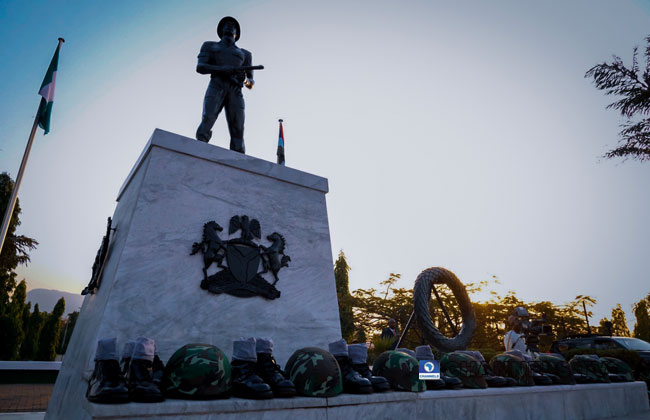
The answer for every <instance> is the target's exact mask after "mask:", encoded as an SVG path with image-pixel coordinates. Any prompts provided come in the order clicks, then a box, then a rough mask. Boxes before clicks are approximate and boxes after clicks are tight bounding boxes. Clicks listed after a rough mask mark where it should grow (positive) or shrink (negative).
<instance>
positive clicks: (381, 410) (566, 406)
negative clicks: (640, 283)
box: [82, 382, 650, 420]
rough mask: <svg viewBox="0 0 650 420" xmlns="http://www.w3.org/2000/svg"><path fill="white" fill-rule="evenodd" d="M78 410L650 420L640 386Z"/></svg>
mask: <svg viewBox="0 0 650 420" xmlns="http://www.w3.org/2000/svg"><path fill="white" fill-rule="evenodd" d="M84 408H85V413H84V417H82V418H86V419H121V420H127V419H129V420H135V419H141V418H147V419H152V420H153V419H161V420H162V419H171V418H179V417H182V418H183V419H192V420H226V419H250V420H258V419H259V420H262V419H263V420H293V419H302V420H321V419H323V420H325V419H327V420H351V419H372V420H401V419H413V420H416V419H417V420H429V419H436V420H459V419H463V420H501V419H505V420H578V419H581V420H595V419H607V418H614V419H621V418H639V419H640V418H646V417H644V416H650V411H648V410H649V409H648V396H647V392H646V386H645V383H644V382H632V383H617V384H589V385H556V386H534V387H514V388H490V389H463V390H457V391H426V392H422V393H413V392H387V393H382V394H371V395H350V394H342V395H339V396H336V397H333V398H306V397H296V398H288V399H274V400H266V401H254V400H243V399H239V398H230V399H228V400H217V401H187V400H167V401H165V402H163V403H159V404H142V403H129V404H124V405H119V406H107V405H99V404H91V403H88V402H85V403H84Z"/></svg>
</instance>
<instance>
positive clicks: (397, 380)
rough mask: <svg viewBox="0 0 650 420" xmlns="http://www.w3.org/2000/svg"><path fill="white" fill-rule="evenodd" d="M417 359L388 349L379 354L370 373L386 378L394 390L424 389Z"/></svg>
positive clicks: (424, 384) (420, 390)
mask: <svg viewBox="0 0 650 420" xmlns="http://www.w3.org/2000/svg"><path fill="white" fill-rule="evenodd" d="M419 366H420V365H419V363H418V360H417V359H416V358H415V357H413V356H411V355H409V354H406V353H402V352H401V351H395V350H389V351H385V352H383V353H382V354H380V355H379V357H378V358H377V360H375V363H374V364H373V365H372V374H373V375H375V376H383V377H384V378H386V379H388V382H389V383H390V387H391V388H393V389H394V390H396V391H411V392H422V391H426V389H427V386H426V382H424V381H421V380H420V367H419Z"/></svg>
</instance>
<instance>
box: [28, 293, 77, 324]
mask: <svg viewBox="0 0 650 420" xmlns="http://www.w3.org/2000/svg"><path fill="white" fill-rule="evenodd" d="M61 297H63V299H65V315H64V316H63V317H64V318H65V317H66V316H67V315H68V314H69V313H70V312H74V311H78V310H79V309H80V308H81V304H82V303H83V300H84V297H83V296H81V295H80V294H78V293H77V294H75V293H69V292H62V291H60V290H49V289H32V290H30V291H29V292H27V299H25V302H32V310H34V305H35V304H37V303H38V310H39V311H41V312H43V311H45V312H52V309H54V305H56V302H57V301H58V300H59V299H61Z"/></svg>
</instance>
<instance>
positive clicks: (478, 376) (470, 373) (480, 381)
mask: <svg viewBox="0 0 650 420" xmlns="http://www.w3.org/2000/svg"><path fill="white" fill-rule="evenodd" d="M440 371H441V372H442V373H443V374H444V375H445V376H455V377H457V378H459V379H460V380H461V381H462V382H463V387H465V388H472V389H485V388H487V382H485V368H484V367H483V364H482V363H481V361H480V360H478V359H477V358H476V357H474V356H472V355H471V354H467V353H461V352H456V351H455V352H453V353H446V354H445V355H444V356H442V359H440Z"/></svg>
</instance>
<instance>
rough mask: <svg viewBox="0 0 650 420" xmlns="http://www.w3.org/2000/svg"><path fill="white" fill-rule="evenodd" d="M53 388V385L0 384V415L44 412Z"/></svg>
mask: <svg viewBox="0 0 650 420" xmlns="http://www.w3.org/2000/svg"><path fill="white" fill-rule="evenodd" d="M53 388H54V384H11V385H6V384H0V413H18V412H38V411H45V410H46V409H47V402H48V401H49V400H50V395H52V389H53Z"/></svg>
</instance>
